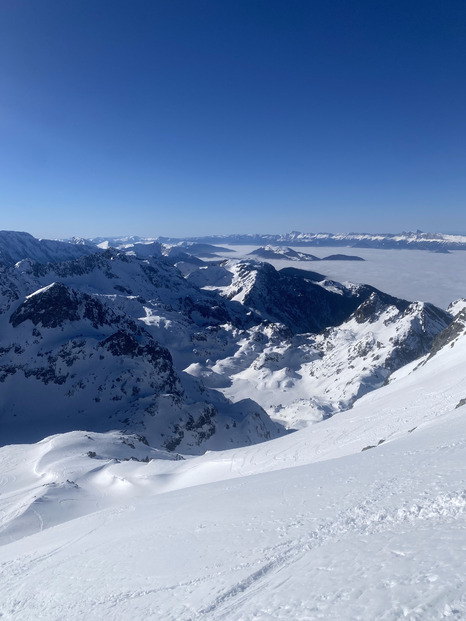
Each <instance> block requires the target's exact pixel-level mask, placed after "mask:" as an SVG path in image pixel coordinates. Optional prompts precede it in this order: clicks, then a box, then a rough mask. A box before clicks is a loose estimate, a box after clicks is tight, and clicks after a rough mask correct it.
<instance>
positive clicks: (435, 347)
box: [429, 309, 466, 358]
mask: <svg viewBox="0 0 466 621" xmlns="http://www.w3.org/2000/svg"><path fill="white" fill-rule="evenodd" d="M465 331H466V309H463V310H462V311H460V312H459V313H458V315H456V317H455V318H454V319H453V321H452V322H451V323H450V325H449V326H448V327H447V328H445V330H443V331H442V332H440V333H439V334H438V335H437V336H436V337H435V338H434V340H433V343H432V348H431V350H430V356H429V358H432V356H435V354H437V353H438V352H439V351H440V350H441V349H443V348H444V347H446V346H447V345H449V344H450V343H451V344H453V342H454V341H455V339H456V338H458V336H460V335H461V334H463V333H464V332H465Z"/></svg>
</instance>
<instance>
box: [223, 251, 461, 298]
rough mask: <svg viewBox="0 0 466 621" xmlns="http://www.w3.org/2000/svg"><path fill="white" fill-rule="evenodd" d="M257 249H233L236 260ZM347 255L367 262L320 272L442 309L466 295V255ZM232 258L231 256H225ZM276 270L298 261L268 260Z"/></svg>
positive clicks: (322, 266) (326, 266)
mask: <svg viewBox="0 0 466 621" xmlns="http://www.w3.org/2000/svg"><path fill="white" fill-rule="evenodd" d="M256 248H257V246H231V249H232V250H235V251H236V253H235V254H234V255H233V257H234V258H242V257H247V256H248V255H249V253H250V252H252V251H253V250H254V249H256ZM293 249H294V250H296V251H298V252H306V253H309V252H311V253H312V254H314V255H316V256H317V257H319V258H320V259H322V258H324V257H325V256H328V255H329V254H334V253H335V247H333V246H328V247H324V246H319V247H315V246H293ZM344 252H345V254H346V255H356V256H359V257H361V258H363V259H364V261H328V262H325V263H319V270H318V271H320V272H322V273H324V274H325V275H326V276H327V277H328V278H331V279H333V280H337V281H338V282H345V283H346V281H349V282H356V283H365V284H368V285H372V286H374V287H377V288H378V289H380V290H381V291H386V292H387V293H390V295H395V296H397V297H400V298H403V299H405V300H410V301H415V300H421V301H423V302H431V303H432V304H435V305H436V306H440V307H441V308H447V306H448V305H449V304H450V303H451V302H452V301H453V300H456V299H458V298H462V297H464V296H465V292H466V252H464V251H462V250H456V251H450V252H449V253H448V254H441V253H440V254H438V253H434V252H428V251H427V250H416V251H414V250H403V249H400V250H382V249H373V248H345V250H344ZM227 256H228V257H229V258H232V255H231V254H229V255H226V254H225V257H227ZM267 262H268V263H271V264H272V265H273V266H274V267H275V268H276V269H282V268H284V267H296V262H295V261H286V260H275V259H270V260H269V259H267ZM299 267H300V268H301V269H308V270H311V271H314V270H315V269H316V263H315V262H313V261H309V262H300V264H299Z"/></svg>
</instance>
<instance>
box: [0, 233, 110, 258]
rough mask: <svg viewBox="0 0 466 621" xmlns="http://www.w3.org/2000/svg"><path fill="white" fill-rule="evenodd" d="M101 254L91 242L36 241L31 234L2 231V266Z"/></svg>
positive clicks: (0, 251) (78, 240)
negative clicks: (25, 260) (28, 260)
mask: <svg viewBox="0 0 466 621" xmlns="http://www.w3.org/2000/svg"><path fill="white" fill-rule="evenodd" d="M96 252H99V248H97V247H96V246H95V245H94V244H92V243H91V242H87V241H85V240H81V239H77V238H73V239H72V240H70V241H69V242H62V241H55V240H52V239H36V238H35V237H33V236H32V235H30V234H29V233H20V232H16V231H0V264H3V265H8V266H12V265H14V264H15V263H17V262H18V261H21V260H22V259H26V258H29V259H32V260H34V261H37V262H38V263H48V262H56V261H67V260H69V259H77V258H79V257H83V256H89V255H91V254H95V253H96Z"/></svg>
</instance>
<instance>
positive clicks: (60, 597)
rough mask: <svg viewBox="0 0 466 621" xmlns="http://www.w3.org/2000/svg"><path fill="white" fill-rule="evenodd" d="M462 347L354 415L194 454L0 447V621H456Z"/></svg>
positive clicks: (460, 559)
mask: <svg viewBox="0 0 466 621" xmlns="http://www.w3.org/2000/svg"><path fill="white" fill-rule="evenodd" d="M465 355H466V337H465V336H464V333H461V334H459V336H458V335H453V337H452V338H451V339H449V340H448V342H447V343H446V345H445V346H444V347H441V348H439V351H437V353H435V355H431V356H430V357H425V358H424V359H422V360H421V361H419V360H418V361H416V362H415V363H411V364H410V365H408V366H406V367H403V368H402V369H400V370H399V371H398V372H396V373H395V374H394V376H392V380H391V381H390V383H389V384H388V385H386V386H384V387H382V388H380V389H378V390H377V391H374V392H372V393H370V394H368V395H366V396H365V397H363V398H362V399H360V400H359V401H358V402H356V404H355V406H354V407H353V409H351V410H348V411H346V412H342V413H340V414H336V415H335V416H333V417H332V418H330V419H328V420H325V421H323V422H321V423H319V424H317V425H314V426H311V427H308V428H306V429H303V430H301V431H298V432H296V433H292V434H289V435H287V436H285V437H281V438H278V439H275V440H272V441H270V442H265V443H262V444H259V445H255V446H250V447H244V448H237V449H233V450H231V451H220V452H207V453H206V454H205V455H202V456H199V457H191V458H187V459H182V458H181V456H179V455H175V454H173V453H166V452H163V451H159V452H157V451H155V449H150V447H148V446H146V445H145V444H144V442H143V441H142V439H141V438H138V437H136V436H130V435H128V436H125V435H124V434H121V433H117V432H112V433H107V434H97V433H85V432H77V431H76V432H71V433H69V434H62V435H59V436H53V437H51V438H47V439H45V440H43V441H42V442H39V443H38V444H35V445H11V446H6V447H4V448H2V449H1V450H0V472H1V477H0V491H1V497H0V501H1V505H0V516H1V518H0V519H1V524H2V526H1V528H2V530H1V532H0V535H1V542H2V543H3V544H4V545H3V547H2V550H1V551H2V554H1V561H0V575H1V581H0V616H1V618H2V619H14V620H20V619H38V618H42V619H49V620H59V619H70V620H77V619H83V618H85V619H91V620H92V619H112V620H120V619H121V620H128V619H148V618H153V619H164V620H165V619H166V620H177V621H178V620H183V621H188V620H195V619H206V620H207V619H208V620H220V619H228V620H240V619H241V620H243V619H244V620H267V621H270V620H280V619H325V620H326V621H327V620H356V619H357V620H364V621H367V620H373V619H374V620H375V619H383V620H396V619H409V620H410V621H414V620H417V621H421V620H422V621H424V620H426V619H427V620H430V619H432V620H434V619H446V618H448V619H465V618H466V585H465V581H464V568H465V566H466V519H465V517H466V484H465V478H464V464H465V458H466V407H465V405H464V404H465V403H466V377H465V375H466V374H465V370H464V368H465V367H464V359H465Z"/></svg>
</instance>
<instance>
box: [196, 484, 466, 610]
mask: <svg viewBox="0 0 466 621" xmlns="http://www.w3.org/2000/svg"><path fill="white" fill-rule="evenodd" d="M385 488H386V485H384V486H380V488H379V490H378V492H379V494H378V496H379V498H380V497H382V496H383V494H384V491H385V492H386V491H387V490H386V489H385ZM465 513H466V490H465V489H462V490H457V491H452V492H449V493H445V494H440V495H438V496H435V497H431V498H428V497H425V498H423V499H420V500H417V501H415V502H412V503H409V504H408V503H406V504H404V505H402V506H401V507H391V508H387V507H384V506H379V503H378V502H377V500H365V501H362V502H360V503H358V504H357V505H355V506H354V507H352V508H350V509H347V510H345V511H342V512H341V513H340V514H339V515H338V516H337V517H336V518H335V519H334V520H324V521H322V522H321V523H320V524H319V525H318V526H317V528H315V529H314V530H312V531H311V532H310V533H308V534H307V535H304V536H303V537H300V538H298V539H296V540H292V539H291V540H288V542H282V543H280V544H278V545H276V546H273V547H271V548H268V549H264V552H263V556H264V557H265V558H266V559H267V561H266V562H265V563H264V564H263V565H262V566H261V567H260V568H259V569H255V570H254V571H252V572H251V573H250V574H249V575H248V576H246V577H245V578H243V579H242V580H240V581H238V582H237V583H236V584H234V585H233V586H231V587H230V588H228V589H226V590H225V591H224V592H223V593H220V595H218V596H217V597H216V598H215V599H214V600H213V601H212V602H211V603H210V604H209V605H207V606H205V607H203V608H202V609H200V610H198V611H197V612H196V613H195V614H194V616H191V617H189V618H188V619H186V621H196V620H198V619H206V618H207V619H209V618H210V619H215V620H216V621H220V620H222V619H241V618H242V617H241V615H240V616H238V613H239V608H240V607H241V604H242V603H244V602H246V601H247V600H249V601H250V600H251V595H252V593H254V592H256V591H258V590H260V589H261V590H264V592H265V591H266V588H267V587H266V584H267V582H268V581H269V580H271V578H272V577H273V576H276V575H277V574H278V573H279V572H281V571H282V570H284V569H286V568H288V567H290V566H292V565H293V564H294V563H296V562H297V561H298V560H300V559H301V558H302V557H304V556H305V555H307V554H309V553H311V552H312V550H314V549H316V548H319V547H321V546H325V545H330V544H332V543H336V542H338V541H341V540H342V539H344V538H345V537H348V536H349V537H351V538H352V539H354V537H355V536H356V537H358V536H360V537H362V536H367V535H371V534H375V533H378V532H382V531H385V530H390V529H392V528H395V527H396V526H397V525H399V524H401V523H404V524H406V525H407V526H408V527H412V528H414V527H416V525H418V524H419V522H420V521H423V520H428V521H429V522H431V521H439V520H456V519H457V518H459V517H460V516H463V515H464V514H465ZM311 519H315V518H312V517H311V516H307V517H306V518H304V519H303V520H302V521H303V522H305V521H306V520H307V521H310V520H311ZM295 526H296V521H295V522H290V523H288V524H287V525H282V529H283V527H285V529H286V530H289V529H290V528H292V527H295ZM394 553H395V552H394ZM251 567H252V565H251ZM235 613H236V614H235Z"/></svg>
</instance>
